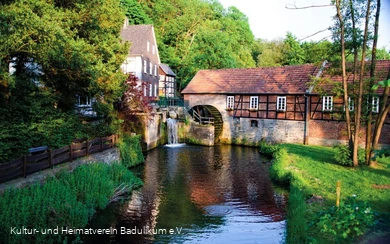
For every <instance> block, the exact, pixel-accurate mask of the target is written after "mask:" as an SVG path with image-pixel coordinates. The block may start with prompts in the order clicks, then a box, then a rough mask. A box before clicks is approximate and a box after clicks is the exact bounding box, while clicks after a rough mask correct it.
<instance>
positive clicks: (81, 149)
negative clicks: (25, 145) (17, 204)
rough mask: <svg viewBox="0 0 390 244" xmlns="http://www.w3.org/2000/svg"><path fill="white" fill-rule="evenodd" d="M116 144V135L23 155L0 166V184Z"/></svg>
mask: <svg viewBox="0 0 390 244" xmlns="http://www.w3.org/2000/svg"><path fill="white" fill-rule="evenodd" d="M117 142H118V135H111V136H108V137H102V138H96V139H93V140H90V141H88V140H80V139H78V140H74V142H73V143H72V144H70V145H69V146H65V147H62V148H59V149H54V150H50V149H49V150H47V152H44V153H41V154H37V155H24V156H21V157H19V158H17V159H15V160H13V161H11V162H8V163H5V164H0V183H2V182H5V181H8V180H11V179H14V178H17V177H20V176H23V177H26V176H27V175H29V174H32V173H35V172H37V171H41V170H44V169H47V168H51V167H53V166H54V165H58V164H61V163H64V162H71V161H72V160H74V159H77V158H80V157H85V156H89V155H90V154H93V153H97V152H102V151H104V150H106V149H109V148H113V147H114V146H115V144H116V143H117Z"/></svg>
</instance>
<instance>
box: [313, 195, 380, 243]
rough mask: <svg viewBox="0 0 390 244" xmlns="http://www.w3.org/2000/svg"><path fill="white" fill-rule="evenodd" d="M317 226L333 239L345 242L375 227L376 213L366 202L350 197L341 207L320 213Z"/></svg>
mask: <svg viewBox="0 0 390 244" xmlns="http://www.w3.org/2000/svg"><path fill="white" fill-rule="evenodd" d="M318 219H319V220H318V222H317V226H318V227H319V228H320V229H321V232H323V233H326V234H329V235H330V236H331V238H332V239H336V240H345V239H347V238H350V237H358V236H361V235H363V234H364V233H365V231H366V230H367V229H368V228H370V227H372V226H373V225H374V213H373V211H372V209H371V207H369V206H368V204H367V203H365V202H358V201H357V200H356V197H355V196H352V197H348V198H347V199H346V200H345V202H341V203H340V206H339V207H335V206H333V207H331V208H329V209H327V210H325V211H323V212H320V213H319V218H318Z"/></svg>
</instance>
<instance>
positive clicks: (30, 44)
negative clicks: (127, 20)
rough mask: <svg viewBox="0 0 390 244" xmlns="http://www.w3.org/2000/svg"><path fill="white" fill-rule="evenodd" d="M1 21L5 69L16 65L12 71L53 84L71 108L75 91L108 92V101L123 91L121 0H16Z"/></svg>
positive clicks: (124, 49) (62, 101)
mask: <svg viewBox="0 0 390 244" xmlns="http://www.w3.org/2000/svg"><path fill="white" fill-rule="evenodd" d="M101 13H104V14H101ZM0 20H1V23H2V25H0V32H1V33H2V35H1V37H0V40H1V43H3V45H2V46H1V47H0V60H1V62H0V63H1V65H3V67H2V68H1V69H0V72H2V74H3V73H8V69H7V67H8V64H12V65H13V67H14V69H15V71H14V72H13V74H12V76H14V77H19V78H23V79H24V80H25V82H28V81H29V80H31V79H34V80H35V81H36V82H39V83H41V84H42V85H44V86H45V87H47V88H51V89H53V90H52V92H55V93H56V94H57V96H56V98H57V102H58V106H59V107H60V108H63V109H67V110H69V109H71V108H73V104H74V102H75V94H82V95H92V96H93V95H97V94H99V96H100V95H104V98H102V100H103V102H108V103H110V102H111V103H112V101H113V100H116V99H117V98H118V97H120V96H121V87H120V86H121V84H122V83H123V81H124V77H123V76H122V75H121V73H118V72H117V71H118V69H119V67H120V65H121V63H122V62H123V60H124V57H125V55H126V54H127V47H126V46H125V45H123V44H121V42H120V39H119V31H120V28H121V26H122V23H123V13H122V10H121V8H120V5H119V1H117V0H109V1H103V2H102V1H96V0H88V1H78V0H76V1H72V2H71V3H68V4H65V3H63V2H60V1H57V2H56V1H44V0H35V1H22V0H16V1H13V2H12V3H9V4H5V5H3V6H2V11H1V14H0ZM0 77H2V76H0ZM8 83H9V84H8V86H12V83H10V82H8Z"/></svg>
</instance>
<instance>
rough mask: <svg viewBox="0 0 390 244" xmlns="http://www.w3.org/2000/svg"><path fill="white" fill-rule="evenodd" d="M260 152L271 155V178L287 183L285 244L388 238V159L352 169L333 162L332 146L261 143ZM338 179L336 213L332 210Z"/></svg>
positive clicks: (389, 182) (389, 193)
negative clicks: (369, 165) (371, 165)
mask: <svg viewBox="0 0 390 244" xmlns="http://www.w3.org/2000/svg"><path fill="white" fill-rule="evenodd" d="M261 151H262V152H263V153H264V152H265V153H268V154H271V155H273V157H274V160H273V161H274V162H273V165H272V167H271V169H270V174H271V177H272V178H273V179H275V180H277V181H279V182H282V183H289V184H290V197H289V204H288V210H287V211H288V213H287V223H288V224H287V237H286V241H287V243H298V242H299V243H306V242H314V243H332V242H335V241H337V242H341V243H351V242H356V241H360V242H369V241H370V240H371V239H376V238H377V237H378V236H388V235H389V233H388V228H389V226H388V225H389V223H388V218H389V216H390V205H389V204H388V203H389V202H390V189H388V187H387V186H390V168H389V167H388V165H389V162H388V161H387V162H386V161H382V162H379V163H378V165H377V167H376V168H370V167H367V166H360V167H358V168H350V167H344V166H340V165H338V164H337V163H336V161H335V160H334V154H335V150H334V148H330V147H318V146H304V145H292V144H283V145H280V146H271V147H270V146H269V145H265V144H263V145H262V149H261ZM337 181H341V204H340V207H339V208H338V209H336V208H335V207H333V206H334V205H335V202H336V182H337ZM372 230H375V231H372ZM367 233H370V235H367ZM362 236H364V238H363V237H362Z"/></svg>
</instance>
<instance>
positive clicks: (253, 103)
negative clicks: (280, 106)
mask: <svg viewBox="0 0 390 244" xmlns="http://www.w3.org/2000/svg"><path fill="white" fill-rule="evenodd" d="M249 109H259V97H258V96H251V97H250V100H249Z"/></svg>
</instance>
